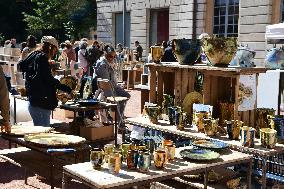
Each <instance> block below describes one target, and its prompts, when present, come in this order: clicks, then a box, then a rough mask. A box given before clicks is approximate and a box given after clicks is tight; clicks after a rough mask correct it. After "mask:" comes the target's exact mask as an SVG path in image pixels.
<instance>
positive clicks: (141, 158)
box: [138, 150, 151, 172]
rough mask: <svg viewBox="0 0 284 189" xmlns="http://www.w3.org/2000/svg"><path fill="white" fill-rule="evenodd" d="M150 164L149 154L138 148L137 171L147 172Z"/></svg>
mask: <svg viewBox="0 0 284 189" xmlns="http://www.w3.org/2000/svg"><path fill="white" fill-rule="evenodd" d="M150 165H151V154H150V153H149V152H148V151H147V150H140V151H139V155H138V171H140V172H148V171H149V167H150Z"/></svg>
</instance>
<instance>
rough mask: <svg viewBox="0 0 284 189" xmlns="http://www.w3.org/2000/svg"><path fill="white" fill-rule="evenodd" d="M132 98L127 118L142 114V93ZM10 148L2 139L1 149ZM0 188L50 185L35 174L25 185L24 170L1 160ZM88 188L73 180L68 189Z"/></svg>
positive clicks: (27, 188)
mask: <svg viewBox="0 0 284 189" xmlns="http://www.w3.org/2000/svg"><path fill="white" fill-rule="evenodd" d="M129 92H130V94H131V98H130V100H129V101H128V104H127V107H126V110H125V116H126V117H135V116H137V115H138V114H140V92H139V91H136V90H131V91H129ZM5 148H8V142H7V141H5V140H3V139H1V138H0V149H5ZM0 188H1V189H22V188H23V189H35V188H39V189H49V188H50V185H49V184H48V182H47V181H46V180H40V179H38V178H37V176H35V175H34V174H30V175H29V177H28V185H25V184H24V169H23V168H20V167H17V166H15V165H13V164H11V163H9V162H7V161H5V160H3V159H1V158H0ZM56 188H61V183H60V181H58V182H57V183H56ZM84 188H87V187H85V186H84V185H82V184H81V183H79V182H76V181H74V180H72V181H71V182H70V184H69V186H68V189H84Z"/></svg>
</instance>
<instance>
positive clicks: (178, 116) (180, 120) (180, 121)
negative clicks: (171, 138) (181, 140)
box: [175, 106, 187, 130]
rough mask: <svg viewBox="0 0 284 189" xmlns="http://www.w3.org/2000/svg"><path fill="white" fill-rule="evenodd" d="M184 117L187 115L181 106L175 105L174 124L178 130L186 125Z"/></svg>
mask: <svg viewBox="0 0 284 189" xmlns="http://www.w3.org/2000/svg"><path fill="white" fill-rule="evenodd" d="M186 119H187V115H186V113H185V112H184V111H183V110H182V108H181V107H179V106H178V107H176V111H175V126H176V127H177V129H178V130H184V127H185V125H186Z"/></svg>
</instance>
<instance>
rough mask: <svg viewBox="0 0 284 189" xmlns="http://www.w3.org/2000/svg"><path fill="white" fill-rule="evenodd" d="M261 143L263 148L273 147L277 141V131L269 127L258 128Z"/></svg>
mask: <svg viewBox="0 0 284 189" xmlns="http://www.w3.org/2000/svg"><path fill="white" fill-rule="evenodd" d="M260 141H261V145H262V146H263V147H265V148H274V147H275V144H276V141H277V131H276V130H274V129H270V128H262V129H260Z"/></svg>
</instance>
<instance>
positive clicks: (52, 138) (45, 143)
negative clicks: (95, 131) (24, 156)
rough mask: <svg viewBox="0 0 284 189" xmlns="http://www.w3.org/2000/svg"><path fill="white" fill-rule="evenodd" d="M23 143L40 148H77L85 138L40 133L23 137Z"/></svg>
mask: <svg viewBox="0 0 284 189" xmlns="http://www.w3.org/2000/svg"><path fill="white" fill-rule="evenodd" d="M24 139H25V141H27V142H30V143H33V144H34V145H38V146H42V147H65V146H77V145H80V144H82V143H84V142H85V141H86V139H85V138H82V137H79V136H74V135H65V134H58V133H41V134H31V135H25V137H24Z"/></svg>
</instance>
